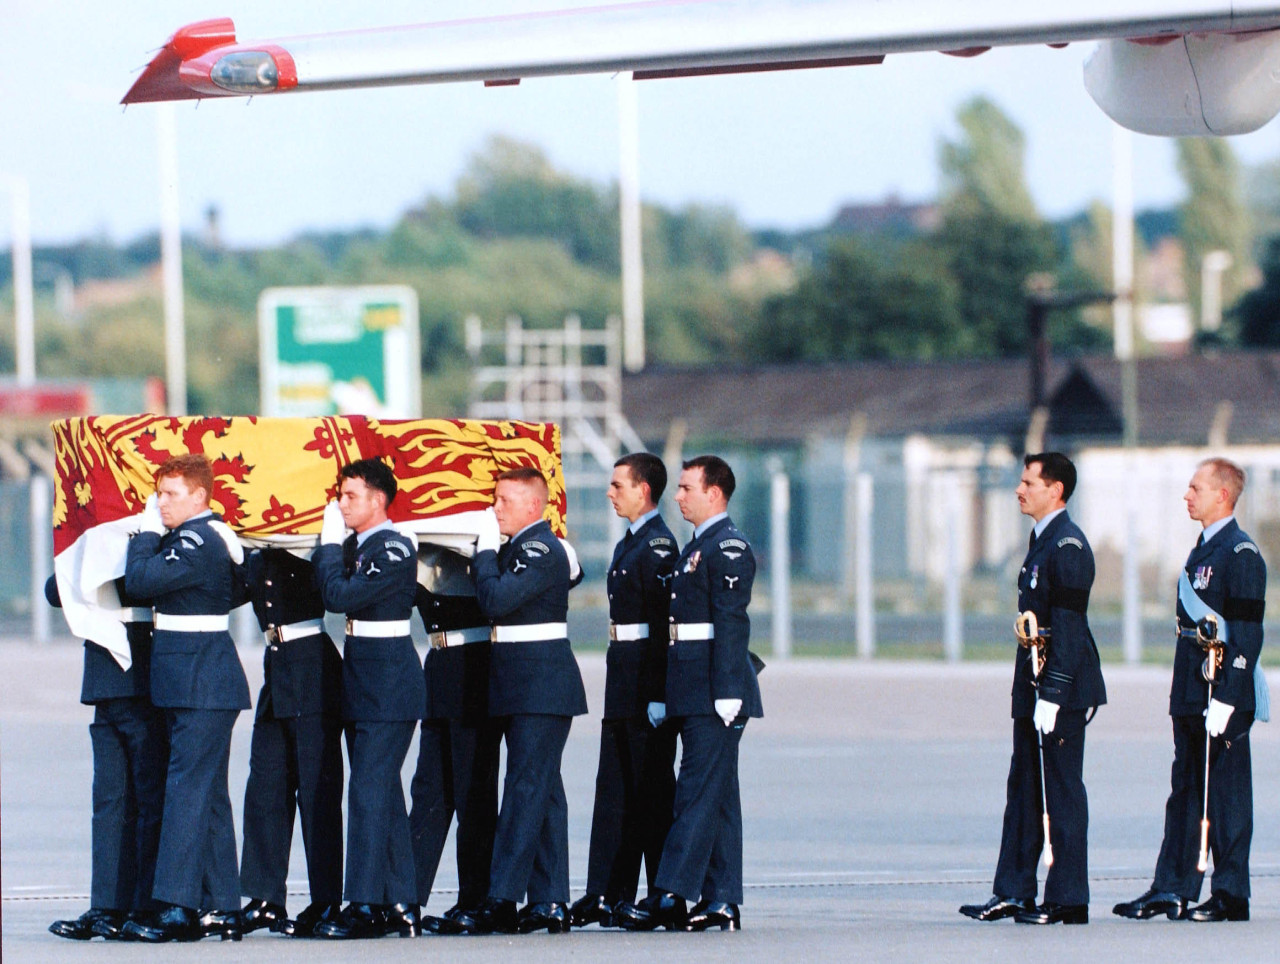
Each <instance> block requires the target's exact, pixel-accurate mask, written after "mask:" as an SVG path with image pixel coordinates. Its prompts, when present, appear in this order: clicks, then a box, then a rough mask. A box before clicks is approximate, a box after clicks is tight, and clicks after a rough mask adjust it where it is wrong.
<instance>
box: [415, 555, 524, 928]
mask: <svg viewBox="0 0 1280 964" xmlns="http://www.w3.org/2000/svg"><path fill="white" fill-rule="evenodd" d="M425 555H426V559H424V566H425V567H426V568H427V569H428V570H429V572H430V573H431V583H430V584H431V589H427V588H425V587H423V586H419V587H418V598H417V608H418V615H420V616H421V617H422V625H423V626H424V627H425V628H426V630H427V643H428V645H429V646H430V649H429V650H428V652H427V658H426V659H425V660H424V661H423V677H424V679H425V682H426V691H427V706H426V713H425V716H424V719H423V721H422V731H421V734H420V736H419V738H418V765H417V769H416V770H415V771H414V774H413V783H412V784H411V785H410V796H411V797H412V799H413V808H412V809H411V810H410V811H409V826H410V829H411V830H412V832H413V857H414V865H415V868H416V871H417V879H418V898H417V899H418V903H419V904H422V905H424V906H425V905H426V903H427V901H428V900H429V899H430V897H431V888H432V886H433V885H434V884H435V877H436V871H437V869H438V868H439V866H440V856H441V854H442V853H443V852H444V845H445V840H446V838H447V837H448V835H449V824H450V823H452V822H453V816H454V814H455V813H456V814H457V815H458V832H457V839H456V841H455V843H456V847H457V863H458V900H457V903H456V904H455V905H454V906H453V907H451V908H450V909H449V910H447V911H445V913H444V915H443V916H442V917H433V916H424V917H423V918H422V927H423V929H424V930H430V931H432V932H434V933H441V934H446V933H456V932H458V931H459V930H461V929H463V925H461V924H459V923H457V922H456V921H455V918H456V917H457V916H458V914H459V913H461V912H463V911H468V910H474V909H475V908H477V907H479V906H480V904H481V903H482V902H483V901H484V899H485V897H486V896H487V895H488V893H489V864H490V862H491V861H492V860H493V836H494V832H495V828H496V826H497V822H498V758H499V746H500V743H501V740H502V733H501V731H500V730H499V729H498V727H497V725H496V724H495V722H494V721H493V720H492V719H491V718H490V716H489V658H490V645H491V644H490V642H489V622H488V620H486V619H485V618H484V614H483V613H481V611H480V604H479V603H478V602H477V601H476V597H475V587H474V586H473V584H472V582H471V573H470V565H469V563H468V562H467V560H465V559H463V558H462V557H460V556H457V555H455V554H454V553H452V552H450V551H449V550H447V549H440V548H431V549H429V550H428V551H427V552H426V553H425Z"/></svg>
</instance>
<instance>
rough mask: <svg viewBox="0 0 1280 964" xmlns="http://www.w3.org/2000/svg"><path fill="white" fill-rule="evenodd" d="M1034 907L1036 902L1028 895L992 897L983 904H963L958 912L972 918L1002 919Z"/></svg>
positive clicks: (1031, 909)
mask: <svg viewBox="0 0 1280 964" xmlns="http://www.w3.org/2000/svg"><path fill="white" fill-rule="evenodd" d="M1035 909H1036V902H1035V901H1034V900H1032V899H1031V898H1029V897H998V896H997V897H992V898H991V899H990V900H989V901H987V902H986V903H985V904H963V905H961V907H960V913H962V914H964V916H965V917H972V918H973V919H974V920H1003V919H1004V918H1006V917H1013V916H1014V915H1015V914H1021V913H1024V912H1027V911H1033V910H1035Z"/></svg>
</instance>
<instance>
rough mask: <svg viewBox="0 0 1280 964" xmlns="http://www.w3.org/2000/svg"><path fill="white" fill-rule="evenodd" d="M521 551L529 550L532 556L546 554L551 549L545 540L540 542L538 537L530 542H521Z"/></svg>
mask: <svg viewBox="0 0 1280 964" xmlns="http://www.w3.org/2000/svg"><path fill="white" fill-rule="evenodd" d="M520 551H521V552H527V553H529V555H531V556H545V555H546V554H547V553H548V552H550V551H551V550H550V549H548V548H547V544H546V543H545V542H539V541H538V540H537V539H531V540H530V541H528V542H522V543H520Z"/></svg>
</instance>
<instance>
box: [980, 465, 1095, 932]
mask: <svg viewBox="0 0 1280 964" xmlns="http://www.w3.org/2000/svg"><path fill="white" fill-rule="evenodd" d="M1075 487H1076V467H1075V465H1073V464H1072V462H1071V460H1070V459H1068V458H1067V457H1066V456H1065V455H1062V454H1061V453H1059V452H1042V453H1040V454H1037V455H1028V456H1026V457H1025V458H1024V459H1023V471H1022V481H1021V482H1020V483H1019V485H1018V489H1017V495H1018V505H1019V507H1020V508H1021V510H1022V514H1023V515H1028V516H1031V518H1032V519H1033V520H1035V527H1034V528H1033V529H1032V532H1031V537H1030V547H1029V549H1028V550H1027V556H1026V559H1025V560H1024V561H1023V563H1022V570H1021V571H1020V573H1019V575H1018V614H1019V620H1018V624H1019V629H1020V633H1021V635H1023V636H1030V635H1034V636H1035V637H1037V638H1034V639H1032V638H1027V639H1025V640H1020V642H1022V643H1024V645H1019V646H1018V648H1017V653H1016V656H1015V658H1014V673H1013V758H1012V760H1011V761H1010V763H1009V782H1008V786H1007V798H1006V802H1005V811H1004V829H1003V832H1002V834H1001V838H1000V857H999V860H998V862H997V864H996V876H995V883H994V886H993V888H992V889H993V890H994V892H995V893H994V896H992V898H991V899H990V900H988V901H987V902H986V903H985V904H965V905H964V906H963V907H961V908H960V913H962V914H964V915H965V916H967V917H972V918H974V919H975V920H981V921H994V920H1000V919H1002V918H1005V917H1013V918H1015V919H1016V920H1017V921H1018V923H1020V924H1054V923H1059V922H1061V923H1065V924H1087V923H1088V922H1089V864H1088V853H1087V850H1088V833H1089V801H1088V798H1087V796H1086V794H1085V788H1084V775H1083V771H1084V736H1085V726H1086V725H1087V723H1088V722H1089V719H1090V717H1091V716H1092V713H1093V711H1094V709H1095V708H1096V707H1098V706H1101V705H1102V704H1103V703H1105V702H1106V701H1107V692H1106V687H1105V686H1104V684H1103V681H1102V669H1101V667H1100V666H1099V663H1098V649H1097V647H1096V646H1095V645H1094V642H1093V634H1092V633H1091V632H1090V631H1089V621H1088V617H1087V614H1086V611H1087V609H1088V605H1089V591H1090V589H1091V588H1092V587H1093V551H1092V550H1091V549H1090V548H1089V541H1088V540H1087V539H1086V538H1085V537H1084V533H1083V532H1081V531H1080V529H1079V527H1078V526H1076V524H1075V523H1074V522H1072V521H1071V518H1070V517H1069V516H1068V515H1067V500H1068V499H1070V498H1071V493H1072V492H1074V491H1075ZM1026 614H1030V616H1031V617H1034V618H1028V616H1027V615H1026ZM1028 629H1030V630H1031V632H1030V634H1029V633H1028V632H1027V630H1028ZM1037 643H1039V644H1042V645H1043V649H1041V650H1040V652H1041V653H1043V655H1044V661H1043V663H1042V664H1040V665H1038V666H1036V668H1037V669H1039V675H1038V676H1037V675H1036V674H1035V672H1034V670H1033V665H1035V664H1036V663H1038V662H1039V661H1038V660H1037V659H1036V658H1035V652H1036V644H1037ZM1046 807H1047V810H1048V816H1049V820H1048V821H1046V820H1045V810H1046ZM1046 823H1047V824H1048V826H1049V834H1050V841H1049V842H1050V844H1051V853H1052V855H1053V856H1052V864H1051V865H1050V866H1049V867H1048V872H1047V873H1046V875H1045V882H1044V901H1043V903H1041V904H1040V905H1039V906H1037V905H1036V890H1037V880H1036V866H1037V864H1038V863H1039V861H1040V856H1041V853H1042V852H1045V853H1046V855H1047V853H1048V852H1049V851H1045V843H1046V841H1045V832H1044V828H1045V825H1046Z"/></svg>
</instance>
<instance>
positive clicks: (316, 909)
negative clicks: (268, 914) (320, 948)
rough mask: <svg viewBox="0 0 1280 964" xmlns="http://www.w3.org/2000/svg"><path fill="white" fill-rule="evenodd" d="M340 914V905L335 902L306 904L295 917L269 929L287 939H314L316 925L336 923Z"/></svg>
mask: <svg viewBox="0 0 1280 964" xmlns="http://www.w3.org/2000/svg"><path fill="white" fill-rule="evenodd" d="M341 914H342V905H341V904H339V903H337V902H334V903H329V904H326V903H316V904H308V905H307V906H306V907H305V908H304V909H303V911H302V913H301V914H299V915H298V916H297V917H295V918H292V919H289V918H285V919H284V920H282V921H280V922H279V923H278V924H273V925H271V929H272V930H273V931H275V932H276V933H277V934H284V935H286V936H287V937H315V936H316V927H317V925H319V924H321V923H323V922H326V921H336V920H337V919H338V918H339V917H340V916H341Z"/></svg>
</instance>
